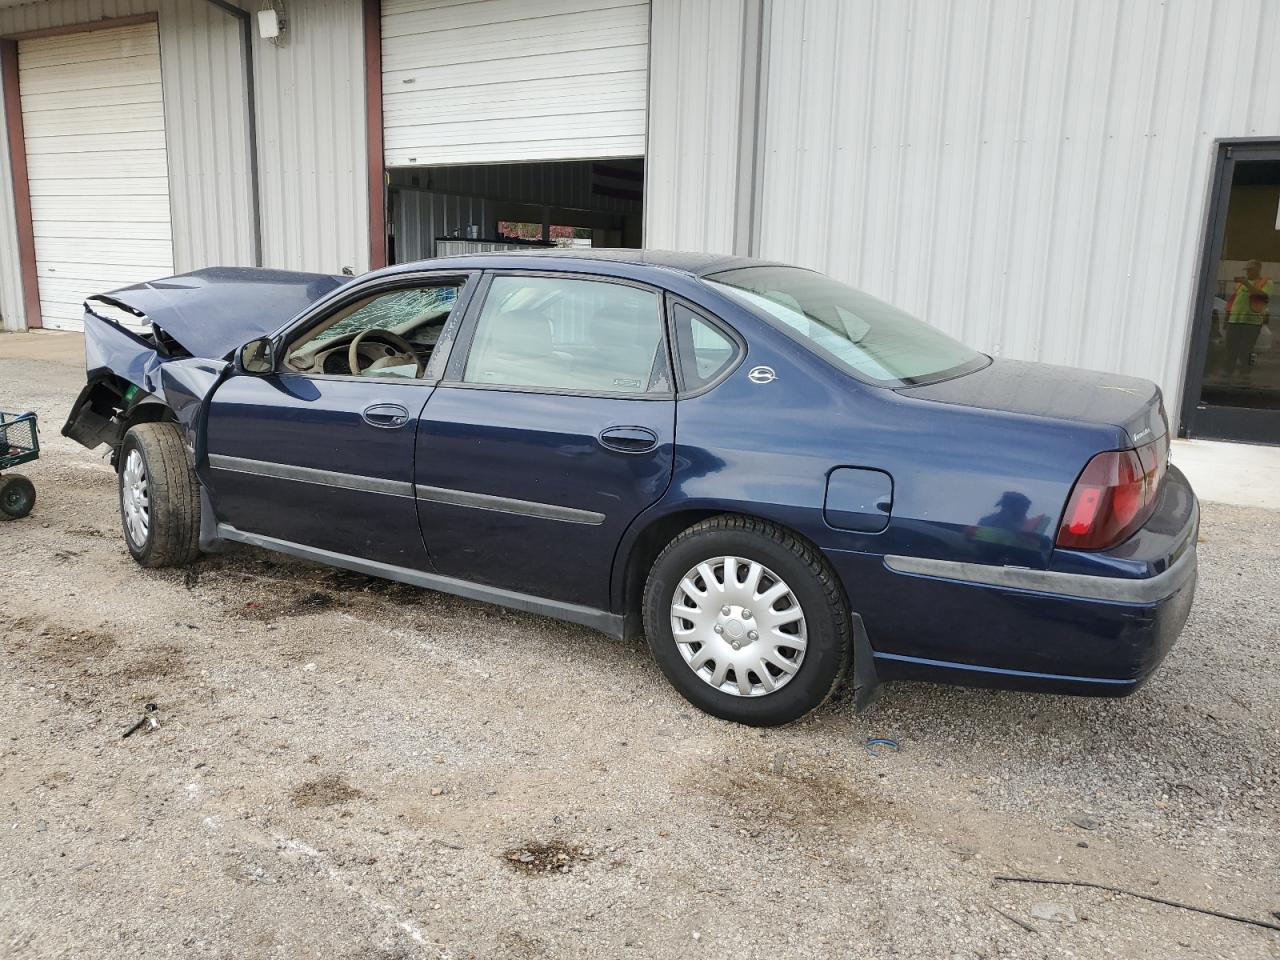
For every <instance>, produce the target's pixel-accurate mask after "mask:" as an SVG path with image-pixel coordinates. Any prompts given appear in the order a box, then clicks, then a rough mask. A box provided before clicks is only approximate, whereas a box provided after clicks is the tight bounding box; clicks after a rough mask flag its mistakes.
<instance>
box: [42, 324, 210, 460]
mask: <svg viewBox="0 0 1280 960" xmlns="http://www.w3.org/2000/svg"><path fill="white" fill-rule="evenodd" d="M84 352H85V369H86V377H87V380H86V383H85V386H84V389H82V390H81V391H80V395H79V396H78V397H77V398H76V401H75V403H74V404H72V406H71V413H70V415H69V416H68V417H67V422H66V424H65V425H64V426H63V428H62V434H63V436H66V437H70V438H71V439H72V440H75V441H76V442H77V443H80V444H82V445H84V446H86V447H88V448H90V449H94V448H96V447H99V446H102V445H103V444H106V445H108V446H110V447H112V448H113V450H114V449H116V448H118V447H119V446H120V443H121V442H122V441H123V439H124V434H125V431H126V430H128V429H129V427H130V426H132V425H133V424H135V423H139V422H142V421H146V420H161V419H168V418H169V417H171V416H172V417H174V418H176V419H177V420H178V421H179V423H181V424H182V426H183V428H184V431H185V432H186V433H187V445H188V449H190V450H191V451H192V452H193V453H194V452H195V447H196V442H197V436H198V430H197V423H196V421H197V418H198V415H199V410H200V407H201V404H202V401H203V400H204V398H205V397H206V396H207V395H208V394H209V393H210V392H212V390H213V387H214V386H215V385H216V384H217V382H218V380H220V379H221V377H222V376H223V374H224V372H225V370H226V369H227V368H228V366H229V365H228V363H227V362H226V361H225V360H206V359H204V358H200V357H191V356H190V355H188V354H186V352H185V351H184V350H182V348H181V347H179V346H178V345H176V344H174V343H172V342H166V338H165V337H164V335H163V332H161V331H158V330H157V329H156V328H152V329H151V330H150V331H149V332H148V331H145V330H144V329H142V328H132V329H131V328H130V327H127V326H124V325H123V324H120V323H118V322H116V321H115V320H111V319H109V318H107V317H105V316H101V315H99V314H98V313H96V312H95V311H94V309H93V305H92V302H90V303H89V304H86V305H85V313H84Z"/></svg>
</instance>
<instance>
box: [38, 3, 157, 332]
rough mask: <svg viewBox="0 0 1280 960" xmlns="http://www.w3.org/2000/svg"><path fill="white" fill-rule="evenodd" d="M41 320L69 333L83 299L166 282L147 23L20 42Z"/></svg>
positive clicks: (153, 37) (153, 64)
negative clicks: (161, 279) (139, 284)
mask: <svg viewBox="0 0 1280 960" xmlns="http://www.w3.org/2000/svg"><path fill="white" fill-rule="evenodd" d="M18 86H19V89H20V90H21V93H22V126H23V132H24V134H25V136H26V142H27V178H28V181H29V183H30V186H31V219H32V225H33V227H34V230H35V242H36V273H37V276H38V279H39V285H40V312H41V315H42V318H43V321H44V325H45V326H46V327H52V328H56V329H62V330H78V329H80V327H81V323H82V321H81V317H82V314H83V310H82V308H81V304H82V303H83V302H84V299H85V297H87V296H89V295H91V294H95V293H102V292H103V291H105V290H111V289H114V288H116V287H121V286H124V285H126V284H129V283H135V282H137V281H140V280H153V279H155V278H157V277H163V276H167V275H169V274H172V273H173V239H172V234H171V231H170V227H169V171H168V164H167V161H166V156H165V138H164V99H163V96H162V92H161V83H160V40H159V35H158V32H157V29H156V25H155V24H154V23H146V24H140V25H137V26H130V27H116V28H111V29H107V30H95V31H91V32H88V33H73V34H66V35H62V36H54V37H41V38H36V39H31V40H22V41H20V42H19V45H18Z"/></svg>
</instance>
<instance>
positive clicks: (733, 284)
mask: <svg viewBox="0 0 1280 960" xmlns="http://www.w3.org/2000/svg"><path fill="white" fill-rule="evenodd" d="M703 279H704V280H706V281H707V282H708V283H710V284H711V285H712V286H713V287H715V288H716V289H718V290H720V291H722V292H724V293H725V294H727V295H728V296H730V297H732V298H734V299H736V300H738V301H740V302H742V303H744V304H745V305H746V306H747V307H749V308H751V309H752V310H753V312H755V313H758V314H761V315H762V316H764V317H765V319H767V320H770V321H772V322H773V323H774V325H775V326H778V327H780V328H781V329H783V330H784V331H786V332H787V333H789V334H791V335H792V336H794V337H796V338H797V339H799V340H801V341H803V342H805V343H807V344H809V345H810V346H812V347H814V348H816V349H817V350H818V351H819V352H820V353H824V354H826V355H827V356H828V357H830V358H831V359H833V360H835V361H836V363H837V364H838V365H839V366H842V367H844V368H845V369H847V370H848V371H849V372H851V373H853V374H854V375H855V376H857V377H859V378H860V379H863V380H869V381H871V382H872V383H875V384H879V385H882V386H889V387H909V386H919V385H921V384H925V383H936V382H937V381H939V380H946V379H949V378H951V377H958V376H960V375H961V374H964V373H970V372H972V371H974V370H978V369H980V368H982V367H985V366H986V365H987V364H988V363H990V359H989V358H988V357H986V356H984V355H983V354H981V353H978V352H977V351H976V350H970V349H969V348H968V347H966V346H965V345H964V344H963V343H960V342H959V341H956V340H952V339H951V338H950V337H948V336H947V335H946V334H945V333H943V332H942V331H940V330H937V329H935V328H934V327H931V326H929V325H928V324H927V323H925V322H924V321H923V320H917V319H916V318H915V317H913V316H911V315H910V314H909V313H904V312H903V311H901V310H899V309H898V308H897V307H892V306H890V305H889V304H887V303H885V302H884V301H883V300H877V299H876V298H875V297H872V296H868V295H867V294H865V293H862V292H861V291H859V290H855V289H854V288H853V287H849V286H846V285H845V284H843V283H839V282H838V281H836V280H832V279H831V278H830V277H825V276H823V275H822V274H820V273H814V272H813V271H812V270H802V269H800V268H799V267H744V268H742V269H740V270H726V271H725V272H723V273H715V274H711V275H710V276H707V277H703Z"/></svg>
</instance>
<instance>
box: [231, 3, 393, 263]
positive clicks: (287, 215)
mask: <svg viewBox="0 0 1280 960" xmlns="http://www.w3.org/2000/svg"><path fill="white" fill-rule="evenodd" d="M245 6H247V7H253V8H254V9H256V7H257V4H249V3H246V4H245ZM288 9H289V17H288V20H289V33H288V42H287V43H286V44H285V45H284V46H282V47H278V48H277V47H275V46H273V45H271V44H270V43H268V42H266V41H263V40H257V39H255V40H254V52H255V54H256V56H257V65H258V78H257V79H258V97H257V102H258V150H259V153H260V156H261V167H260V176H261V185H262V231H263V260H264V263H265V264H266V265H267V266H270V267H279V268H283V269H288V270H319V271H323V272H328V273H336V272H338V271H339V270H341V269H342V268H343V267H351V268H352V269H353V270H354V271H355V272H356V273H363V272H365V271H366V270H368V269H369V195H368V192H367V188H366V182H367V181H366V171H367V170H368V162H367V157H368V151H367V148H366V134H365V102H366V101H365V86H364V41H363V36H364V32H363V24H362V20H361V5H360V0H305V2H302V3H292V4H290V5H289V8H288ZM255 33H256V29H255Z"/></svg>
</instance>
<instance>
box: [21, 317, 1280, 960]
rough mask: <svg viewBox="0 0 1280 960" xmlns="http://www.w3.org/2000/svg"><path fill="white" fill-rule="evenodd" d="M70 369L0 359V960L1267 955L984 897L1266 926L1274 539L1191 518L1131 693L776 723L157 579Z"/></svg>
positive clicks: (932, 705)
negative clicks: (38, 453)
mask: <svg viewBox="0 0 1280 960" xmlns="http://www.w3.org/2000/svg"><path fill="white" fill-rule="evenodd" d="M81 376H82V375H81V373H80V370H79V368H78V367H77V366H76V365H75V363H74V362H66V361H65V359H64V360H58V361H55V360H46V359H40V358H39V357H38V356H32V355H31V354H29V353H28V354H27V355H25V356H22V357H16V356H14V353H13V352H9V353H6V348H5V344H4V339H3V338H0V408H6V409H7V408H13V407H34V408H35V409H37V410H38V411H39V412H40V414H41V416H42V417H43V418H44V433H43V439H44V441H45V443H46V445H47V446H46V448H45V456H44V458H43V459H42V460H41V461H40V462H39V463H37V464H34V465H32V466H31V468H30V469H29V470H28V471H27V472H28V473H29V475H30V476H31V477H32V478H33V479H34V480H35V482H36V484H37V486H38V489H39V497H40V500H39V503H38V505H37V508H36V512H35V513H34V514H33V515H32V516H31V517H30V518H29V519H27V520H24V521H19V522H15V523H8V524H0V568H2V569H3V574H4V575H3V580H2V581H0V582H2V584H3V586H2V588H0V668H2V672H0V683H2V684H3V708H4V709H3V720H0V956H3V957H6V958H32V957H60V956H75V957H93V958H96V957H111V958H117V957H118V958H137V957H147V958H157V957H226V958H232V957H234V958H273V957H323V958H350V960H372V958H417V957H451V958H467V957H477V958H536V957H624V958H625V957H637V958H639V957H673V958H674V957H680V958H686V957H698V956H705V957H714V958H736V957H760V958H770V960H777V958H791V957H931V958H932V957H942V958H948V957H957V958H978V957H1124V958H1153V960H1156V958H1158V960H1171V958H1191V957H1230V958H1275V957H1277V956H1280V932H1275V931H1270V930H1266V929H1262V928H1259V927H1255V926H1248V925H1245V924H1242V923H1237V922H1233V921H1230V920H1226V919H1220V918H1216V917H1210V916H1205V915H1202V914H1199V913H1194V912H1190V911H1187V910H1182V909H1177V908H1173V907H1168V906H1162V905H1158V904H1155V903H1151V902H1147V901H1143V900H1138V899H1134V898H1132V897H1128V896H1123V895H1114V894H1109V893H1104V892H1101V891H1097V890H1089V889H1079V888H1071V887H1050V886H1040V885H1027V884H1015V883H1006V882H1000V881H997V880H995V879H993V878H994V877H996V876H997V875H1011V874H1016V875H1028V876H1039V877H1050V878H1074V879H1083V880H1089V881H1096V882H1101V883H1106V884H1112V885H1116V886H1119V887H1123V888H1127V889H1130V890H1134V891H1138V892H1143V893H1147V894H1150V895H1153V896H1158V897H1163V898H1167V899H1172V900H1177V901H1182V902H1185V903H1188V904H1193V905H1197V906H1202V907H1206V908H1212V909H1216V910H1220V911H1225V912H1228V913H1232V914H1238V915H1242V916H1246V917H1251V918H1255V919H1258V920H1262V921H1267V922H1271V923H1278V922H1280V913H1278V912H1277V911H1280V814H1278V809H1280V806H1278V803H1277V801H1278V799H1280V711H1278V709H1277V704H1278V703H1280V651H1278V650H1277V643H1278V642H1280V612H1278V609H1280V608H1278V606H1277V601H1278V600H1280V558H1278V554H1277V547H1276V544H1277V543H1278V542H1280V513H1274V512H1268V511H1249V510H1246V509H1241V508H1238V507H1223V506H1215V505H1212V504H1209V505H1206V506H1205V510H1204V528H1203V532H1202V540H1203V542H1202V544H1201V564H1202V567H1201V570H1202V579H1201V586H1200V594H1199V597H1198V599H1197V603H1196V606H1195V609H1194V610H1193V612H1192V617H1191V621H1190V623H1189V625H1188V627H1187V630H1186V632H1185V634H1184V635H1183V637H1182V639H1181V641H1180V642H1179V644H1178V645H1177V646H1176V647H1175V649H1174V651H1173V653H1172V655H1171V656H1170V658H1169V660H1168V661H1167V662H1166V664H1165V666H1164V668H1163V669H1162V670H1161V671H1160V672H1159V673H1158V674H1157V676H1156V677H1155V678H1154V680H1153V681H1152V682H1151V683H1150V684H1149V685H1148V686H1147V687H1146V688H1145V689H1143V690H1142V691H1141V692H1139V693H1138V694H1137V695H1135V696H1133V697H1131V698H1128V699H1125V700H1119V701H1108V700H1079V699H1068V698H1055V697H1039V696H1030V695H1019V694H1012V693H997V692H987V691H975V690H961V689H952V688H945V687H935V686H929V685H908V684H899V685H892V686H889V687H888V688H887V689H886V690H885V693H884V695H883V697H882V698H881V700H880V702H879V703H878V704H876V705H875V706H874V707H873V708H872V709H871V711H869V712H868V713H866V714H864V715H862V716H855V715H854V714H853V712H852V709H851V707H850V704H849V701H848V699H847V696H846V697H843V698H841V699H840V700H838V701H837V702H835V703H834V704H832V705H830V706H828V707H827V708H825V709H823V710H822V711H820V712H819V713H817V714H816V715H815V716H813V717H812V718H810V719H808V720H806V721H804V722H802V723H800V724H797V725H794V726H792V727H789V728H785V729H779V730H769V731H763V732H761V731H757V730H751V729H747V728H743V727H737V726H732V725H730V724H726V723H723V722H720V721H716V720H713V719H711V718H709V717H706V716H703V715H701V714H699V713H698V712H696V711H695V710H694V709H693V708H691V707H689V706H688V705H686V704H685V702H684V701H683V700H681V699H680V698H679V697H678V696H677V695H676V694H675V693H674V692H673V691H672V690H671V689H670V688H669V687H668V685H667V684H666V682H665V680H664V679H663V678H662V676H661V675H660V673H659V672H658V670H657V669H656V668H655V667H654V665H653V664H652V663H651V662H650V659H649V657H648V655H647V652H646V650H645V649H644V648H643V646H641V645H632V644H621V643H617V642H613V641H610V640H608V639H606V638H604V637H602V636H599V635H596V634H593V633H591V632H590V631H588V630H586V629H582V628H578V627H574V626H566V625H563V624H559V623H555V622H552V621H549V620H545V619H540V618H537V617H532V616H527V615H521V614H515V613H511V612H507V611H504V610H501V609H498V608H494V607H488V606H483V605H480V604H476V603H470V602H465V601H461V600H456V599H453V598H449V597H445V596H441V595H438V594H432V593H428V592H425V591H420V590H415V589H410V588H406V587H401V586H397V585H394V584H388V583H385V582H381V581H376V580H369V579H367V578H364V577H360V576H355V575H351V574H347V573H341V572H337V571H333V570H329V569H325V568H321V567H317V566H313V565H309V564H305V563H299V562H295V561H292V560H289V559H286V558H282V557H277V556H272V555H269V554H266V553H262V552H255V551H251V550H243V551H238V552H235V553H231V554H226V555H222V556H216V557H208V558H205V559H204V560H202V561H201V562H200V563H199V564H198V565H197V566H196V567H194V568H192V569H191V570H188V571H180V570H179V571H157V572H150V571H144V570H142V569H140V568H138V567H137V566H135V565H134V563H133V562H132V560H131V559H130V558H129V556H128V554H127V553H126V552H125V550H124V547H123V545H122V542H121V537H120V532H119V522H118V519H117V513H116V505H115V486H114V478H113V475H112V473H111V472H110V469H109V467H108V466H107V464H106V463H105V462H104V461H103V459H102V458H101V457H100V456H99V455H97V454H92V453H89V452H88V451H85V450H83V449H81V448H79V447H77V446H75V445H73V444H71V443H69V442H68V441H65V440H64V439H62V438H61V437H60V436H58V429H59V428H60V426H61V424H62V421H63V419H64V417H65V415H66V412H67V409H68V406H69V404H70V402H71V399H72V398H73V397H74V395H75V392H76V390H77V389H78V386H79V383H80V382H81ZM1028 639H1029V641H1032V642H1033V641H1034V638H1028ZM152 703H153V704H155V705H156V709H155V711H154V713H152V714H149V716H151V717H153V718H154V719H155V720H156V721H157V722H158V723H159V726H158V728H156V729H150V725H149V724H148V725H146V726H144V727H143V729H141V730H140V731H139V732H137V733H136V734H134V735H133V736H131V737H128V738H127V739H124V738H122V734H123V732H124V731H125V730H126V729H128V728H129V727H131V726H132V725H134V724H135V723H136V722H137V721H138V720H140V719H143V718H144V717H146V716H148V714H146V713H145V709H146V705H147V704H152ZM869 737H887V738H892V739H894V740H896V741H897V744H898V749H897V750H896V751H895V750H894V749H892V748H891V747H868V745H867V740H868V738H869Z"/></svg>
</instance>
